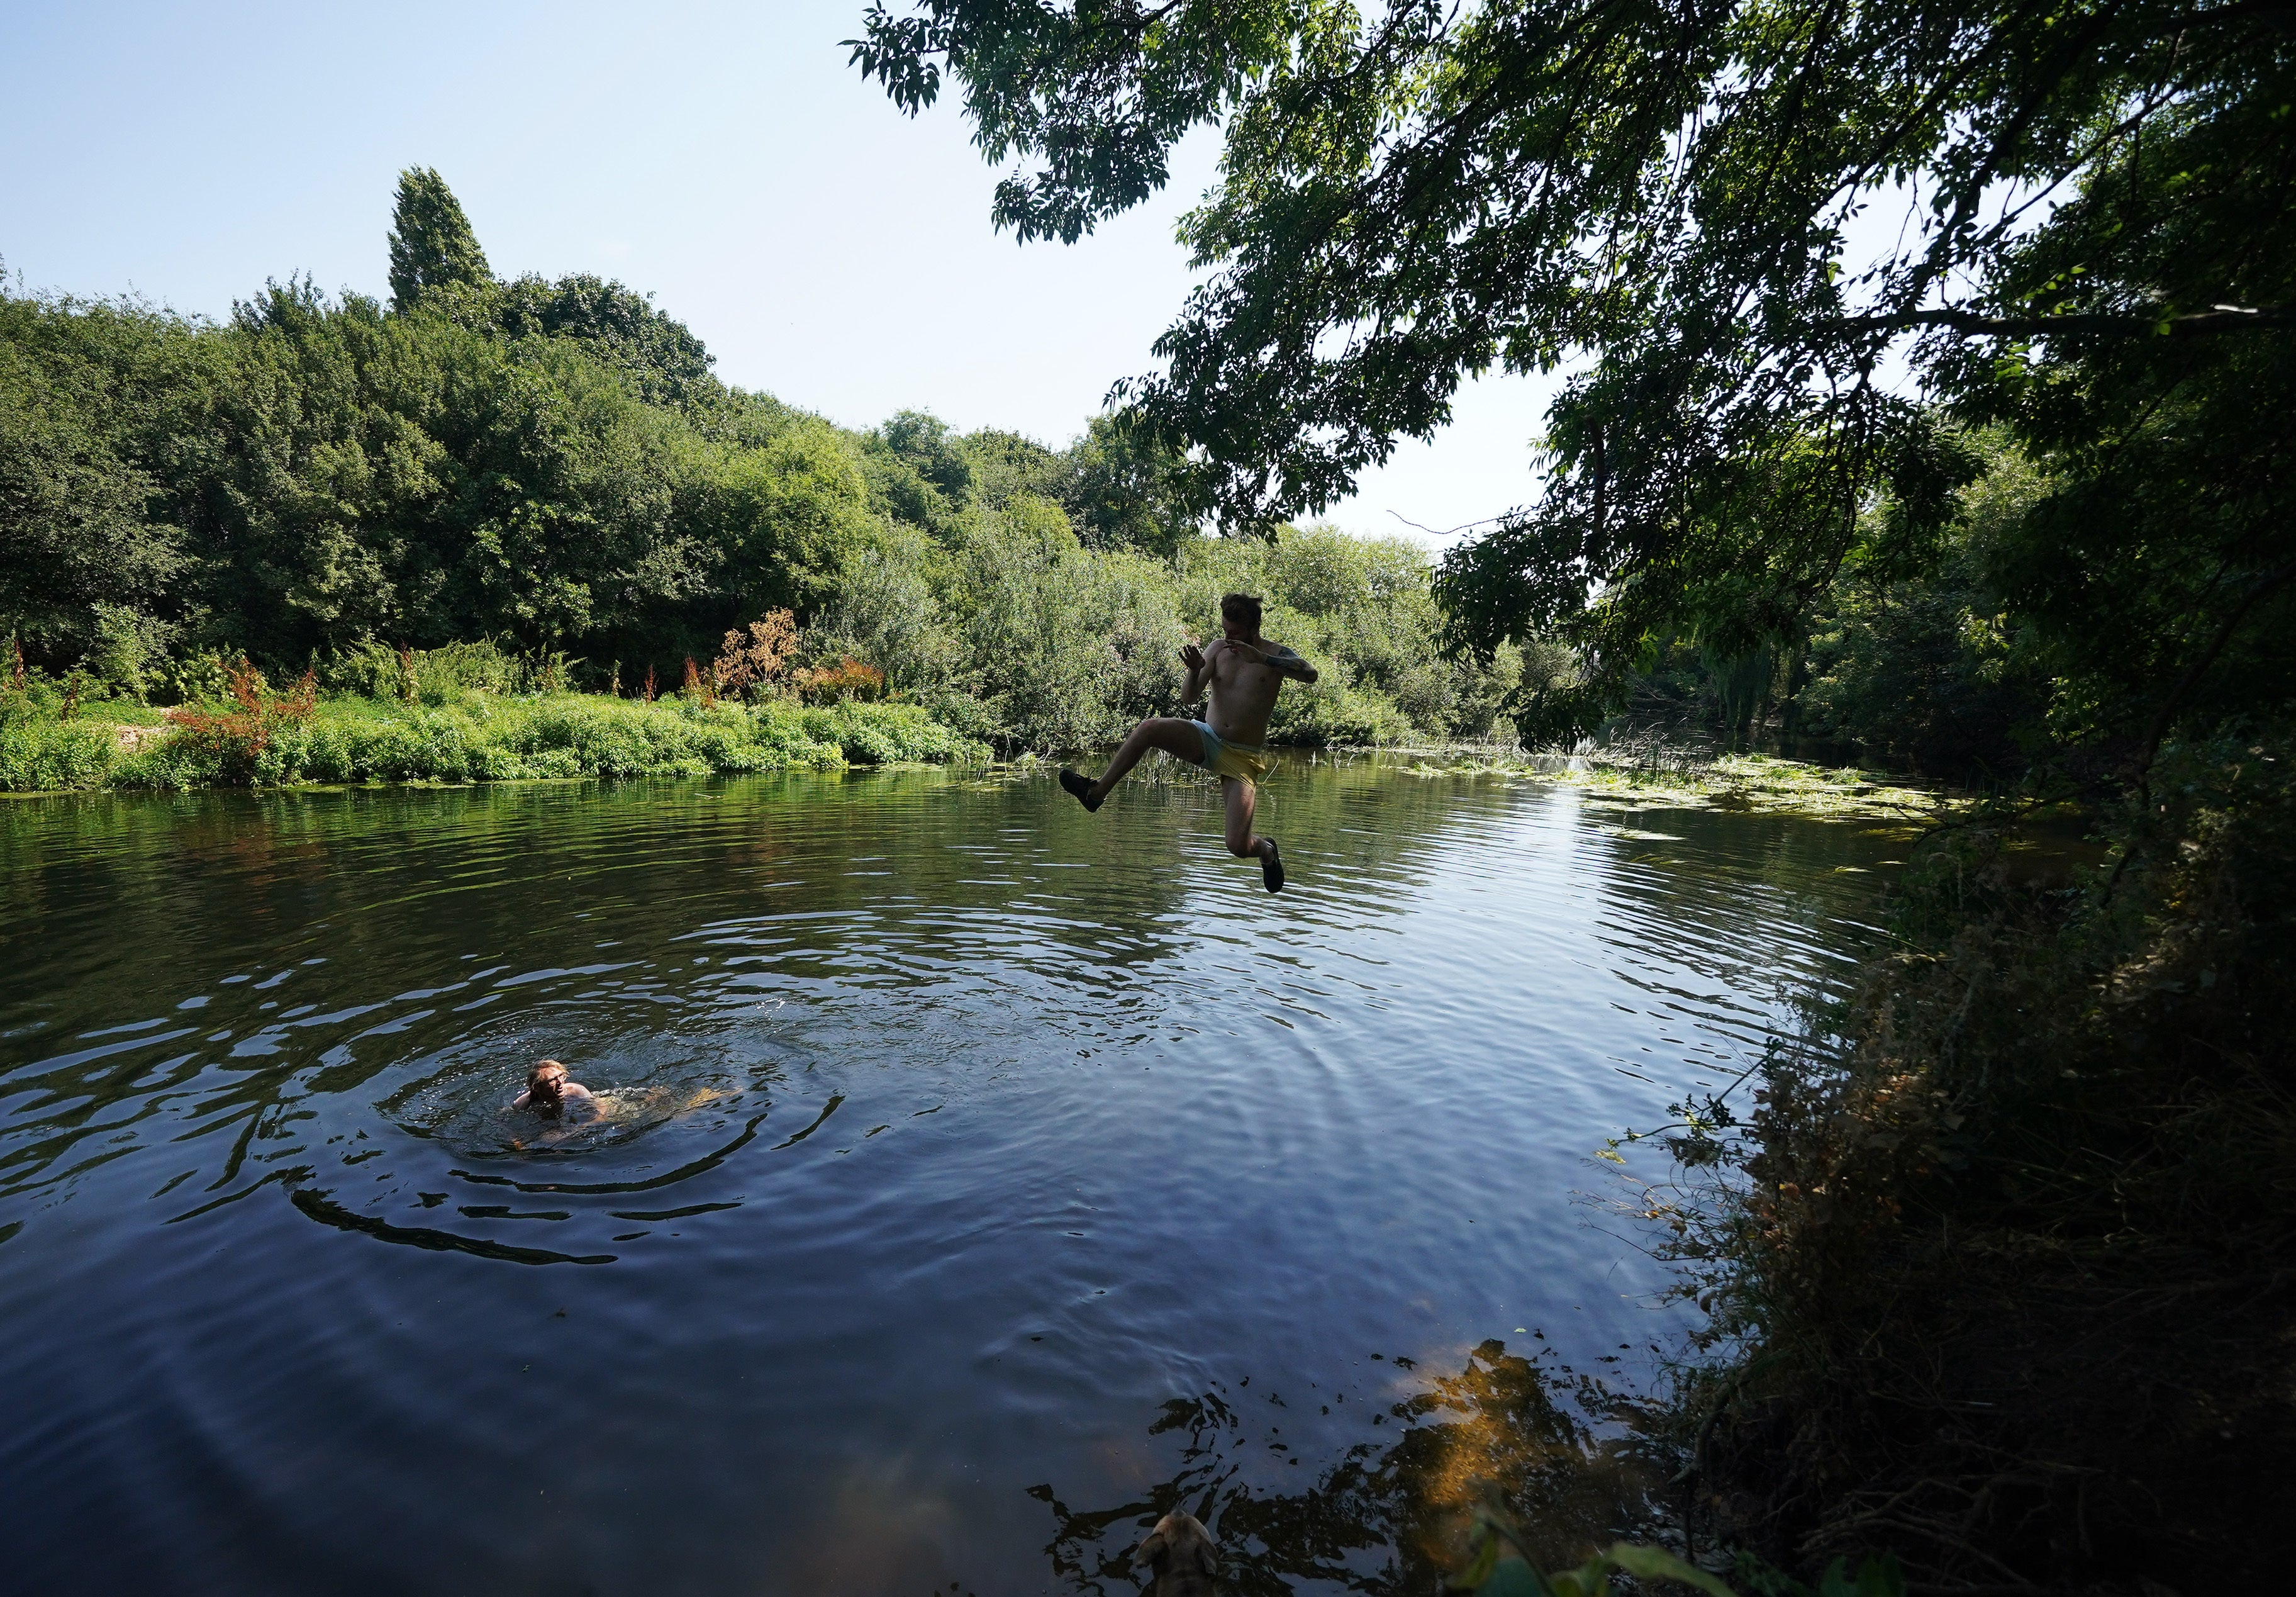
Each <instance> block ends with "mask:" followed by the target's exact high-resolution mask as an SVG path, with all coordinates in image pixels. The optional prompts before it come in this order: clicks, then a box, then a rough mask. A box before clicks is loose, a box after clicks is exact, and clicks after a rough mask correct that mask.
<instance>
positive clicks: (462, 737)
mask: <svg viewBox="0 0 2296 1597" xmlns="http://www.w3.org/2000/svg"><path fill="white" fill-rule="evenodd" d="M250 697H251V698H252V699H253V701H254V702H253V704H247V703H244V702H240V701H234V702H232V703H231V704H228V705H227V706H222V707H210V708H204V709H193V710H190V711H187V712H182V713H181V714H180V715H179V717H178V718H177V719H175V720H168V721H163V722H160V724H158V725H137V724H134V723H133V722H115V721H112V720H103V719H99V718H100V717H102V716H104V715H106V714H107V712H124V713H126V714H128V715H133V714H134V713H135V712H134V711H133V709H131V708H129V707H125V706H111V705H105V704H94V705H90V706H87V707H86V709H85V710H84V711H82V712H80V713H78V714H76V715H75V716H74V718H73V719H71V720H59V719H55V718H54V717H53V716H47V715H19V716H16V717H13V718H11V719H8V720H5V721H4V722H0V792H16V793H26V792H55V791H64V790H73V789H78V790H86V789H93V788H100V787H129V788H135V787H142V788H160V789H167V788H183V787H196V786H209V785H212V784H217V783H236V784H248V783H257V784H273V783H283V782H503V781H519V780H533V779H537V778H563V777H594V778H626V777H689V776H709V775H734V774H743V773H749V772H757V771H776V770H836V769H839V768H840V767H843V766H848V765H891V764H898V763H904V762H911V761H935V762H942V763H948V762H956V763H962V762H965V761H975V760H984V759H986V758H988V753H989V749H988V745H985V744H983V743H981V742H980V741H979V740H978V739H975V738H971V737H965V736H964V734H963V733H961V732H958V731H956V730H955V729H952V728H950V727H948V726H946V725H944V724H943V723H941V722H939V721H937V720H934V719H933V718H932V717H931V715H930V714H928V713H927V712H925V711H924V710H923V709H922V707H921V706H918V705H916V704H857V703H846V704H825V705H802V704H792V703H789V702H786V701H782V700H768V701H767V702H764V703H760V704H730V703H724V702H720V703H718V704H701V703H698V702H694V701H691V700H687V699H683V698H673V699H664V700H657V701H655V702H654V703H652V704H646V703H644V702H641V701H638V700H633V699H617V698H609V697H605V696H600V695H594V694H575V693H559V694H550V695H537V696H521V697H505V696H496V695H489V694H484V693H479V692H475V691H473V692H466V693H464V694H463V695H461V696H458V697H456V698H455V700H454V701H453V702H450V703H445V704H422V703H419V702H418V703H414V704H404V703H395V702H389V701H378V700H374V699H367V698H327V699H318V698H316V697H311V698H304V699H299V698H298V697H297V696H295V695H294V694H286V695H275V694H271V693H268V692H267V691H263V690H259V689H258V691H257V692H256V693H255V694H253V695H250ZM152 719H153V720H157V718H156V717H153V718H152Z"/></svg>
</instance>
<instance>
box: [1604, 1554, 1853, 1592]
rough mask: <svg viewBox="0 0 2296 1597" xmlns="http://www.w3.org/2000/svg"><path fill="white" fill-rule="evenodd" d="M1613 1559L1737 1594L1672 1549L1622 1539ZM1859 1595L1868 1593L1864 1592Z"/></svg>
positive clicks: (1633, 1569) (1644, 1574)
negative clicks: (1643, 1545) (1647, 1545)
mask: <svg viewBox="0 0 2296 1597" xmlns="http://www.w3.org/2000/svg"><path fill="white" fill-rule="evenodd" d="M1609 1556H1610V1560H1611V1562H1612V1563H1614V1564H1616V1565H1617V1566H1618V1567H1619V1568H1621V1569H1624V1570H1625V1571H1626V1572H1627V1573H1628V1574H1629V1575H1632V1576H1636V1577H1637V1578H1638V1579H1643V1580H1677V1581H1680V1582H1681V1583H1682V1584H1683V1585H1686V1586H1696V1587H1697V1588H1698V1589H1699V1590H1700V1591H1702V1592H1707V1593H1711V1594H1712V1597H1737V1593H1734V1592H1733V1591H1732V1590H1731V1589H1730V1588H1729V1587H1728V1586H1726V1585H1723V1584H1722V1582H1721V1581H1720V1580H1718V1579H1717V1578H1716V1577H1715V1576H1711V1575H1709V1574H1708V1573H1707V1572H1706V1571H1705V1570H1703V1569H1701V1568H1697V1567H1696V1566H1694V1565H1692V1564H1685V1563H1684V1562H1683V1561H1682V1560H1680V1559H1678V1558H1677V1557H1675V1556H1674V1554H1672V1553H1671V1552H1666V1551H1665V1550H1664V1549H1663V1548H1658V1547H1638V1546H1636V1544H1635V1543H1631V1542H1620V1543H1619V1544H1618V1545H1616V1546H1615V1547H1612V1548H1611V1552H1610V1555H1609ZM1859 1597H1864V1593H1860V1594H1859Z"/></svg>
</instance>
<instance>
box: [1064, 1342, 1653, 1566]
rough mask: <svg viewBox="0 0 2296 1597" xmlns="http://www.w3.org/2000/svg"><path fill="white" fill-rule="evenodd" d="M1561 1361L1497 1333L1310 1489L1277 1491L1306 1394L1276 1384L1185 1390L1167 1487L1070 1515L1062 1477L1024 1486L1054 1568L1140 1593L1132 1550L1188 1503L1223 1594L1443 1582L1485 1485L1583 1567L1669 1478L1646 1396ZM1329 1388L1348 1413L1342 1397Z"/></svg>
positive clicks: (1536, 1548)
mask: <svg viewBox="0 0 2296 1597" xmlns="http://www.w3.org/2000/svg"><path fill="white" fill-rule="evenodd" d="M1401 1362H1403V1363H1404V1364H1405V1365H1406V1366H1408V1365H1409V1364H1410V1363H1411V1361H1410V1360H1408V1359H1406V1360H1403V1361H1401ZM1559 1365H1560V1360H1559V1358H1558V1357H1557V1356H1556V1355H1555V1354H1553V1353H1552V1352H1544V1351H1543V1352H1541V1353H1539V1354H1533V1355H1531V1356H1529V1357H1525V1356H1523V1355H1522V1354H1512V1353H1509V1352H1508V1351H1507V1348H1506V1344H1505V1342H1503V1341H1499V1340H1497V1339H1494V1340H1491V1341H1487V1342H1485V1343H1483V1344H1482V1345H1481V1346H1478V1347H1477V1348H1475V1349H1474V1350H1473V1352H1472V1353H1471V1354H1469V1355H1468V1357H1467V1361H1466V1363H1465V1365H1464V1368H1463V1369H1461V1370H1460V1371H1459V1372H1458V1373H1457V1374H1456V1375H1439V1376H1437V1377H1435V1378H1434V1379H1432V1380H1431V1381H1430V1382H1428V1383H1427V1384H1426V1385H1425V1386H1424V1387H1423V1388H1422V1389H1420V1390H1417V1391H1415V1392H1412V1393H1411V1394H1410V1395H1406V1396H1403V1397H1401V1398H1399V1399H1397V1400H1395V1401H1392V1402H1390V1403H1389V1404H1386V1406H1385V1407H1384V1408H1383V1409H1382V1410H1380V1411H1379V1412H1376V1413H1375V1414H1374V1418H1375V1419H1377V1420H1381V1421H1382V1422H1384V1421H1392V1422H1393V1424H1394V1426H1395V1428H1398V1429H1399V1431H1400V1434H1399V1435H1398V1436H1395V1437H1394V1439H1393V1440H1392V1441H1389V1442H1385V1443H1374V1442H1357V1443H1355V1444H1354V1445H1349V1446H1345V1447H1342V1448H1341V1449H1339V1450H1338V1451H1337V1453H1336V1454H1326V1456H1324V1457H1323V1458H1321V1459H1319V1460H1318V1461H1317V1463H1318V1468H1317V1472H1316V1478H1315V1479H1314V1481H1313V1482H1312V1484H1309V1485H1308V1486H1304V1487H1293V1488H1291V1489H1289V1490H1287V1489H1284V1487H1283V1486H1277V1485H1273V1484H1271V1482H1272V1481H1274V1480H1275V1479H1278V1478H1280V1475H1281V1471H1280V1470H1279V1469H1271V1468H1270V1467H1269V1466H1270V1465H1271V1464H1272V1465H1285V1464H1288V1465H1291V1466H1292V1467H1297V1466H1298V1465H1299V1463H1300V1460H1299V1459H1298V1458H1297V1457H1294V1456H1292V1453H1293V1452H1294V1451H1295V1450H1296V1448H1297V1446H1298V1444H1297V1443H1296V1442H1292V1443H1287V1442H1284V1441H1283V1440H1280V1439H1279V1438H1280V1437H1281V1436H1282V1435H1283V1426H1282V1425H1281V1424H1278V1423H1275V1421H1276V1420H1289V1419H1291V1418H1292V1415H1293V1414H1294V1413H1295V1412H1303V1411H1304V1409H1305V1407H1306V1405H1305V1404H1295V1405H1288V1406H1287V1405H1282V1404H1281V1403H1280V1399H1279V1404H1278V1406H1277V1407H1275V1409H1273V1410H1271V1408H1270V1406H1269V1405H1268V1404H1267V1401H1266V1399H1267V1394H1265V1393H1262V1394H1259V1395H1257V1396H1256V1397H1255V1395H1253V1394H1251V1392H1249V1391H1227V1390H1214V1391H1210V1392H1206V1393H1204V1394H1203V1395H1201V1396H1198V1397H1192V1398H1175V1399H1172V1400H1170V1401H1169V1402H1167V1403H1166V1404H1164V1405H1163V1412H1162V1413H1161V1414H1160V1416H1159V1418H1158V1419H1157V1420H1156V1421H1155V1422H1154V1423H1153V1424H1152V1425H1151V1426H1149V1428H1148V1433H1149V1435H1151V1436H1172V1437H1175V1438H1177V1439H1179V1440H1180V1443H1181V1446H1180V1461H1181V1467H1180V1469H1179V1470H1178V1471H1177V1473H1176V1474H1174V1475H1173V1476H1172V1477H1171V1478H1169V1479H1167V1480H1162V1481H1160V1482H1158V1483H1157V1484H1156V1485H1155V1486H1153V1487H1152V1488H1151V1489H1150V1490H1149V1491H1148V1492H1146V1493H1145V1494H1144V1495H1142V1496H1141V1497H1138V1498H1136V1499H1135V1500H1133V1501H1130V1502H1125V1503H1122V1504H1120V1505H1119V1506H1117V1507H1114V1508H1107V1509H1090V1510H1078V1509H1073V1508H1070V1506H1069V1505H1068V1504H1067V1503H1066V1502H1063V1501H1062V1497H1061V1494H1059V1492H1058V1491H1057V1490H1056V1489H1055V1488H1054V1486H1050V1485H1045V1486H1034V1487H1031V1488H1030V1489H1029V1495H1030V1496H1032V1497H1035V1498H1037V1500H1038V1501H1039V1502H1044V1503H1045V1504H1046V1505H1047V1506H1048V1507H1049V1508H1050V1509H1051V1510H1052V1511H1053V1515H1054V1519H1055V1521H1056V1522H1057V1525H1058V1530H1057V1533H1056V1534H1055V1535H1054V1538H1053V1541H1052V1543H1051V1544H1050V1545H1049V1546H1048V1547H1047V1548H1046V1552H1047V1553H1048V1554H1049V1556H1050V1558H1051V1560H1052V1566H1053V1571H1054V1576H1055V1577H1056V1579H1057V1580H1058V1581H1059V1582H1060V1583H1061V1586H1062V1589H1064V1590H1071V1591H1076V1592H1080V1593H1095V1594H1096V1597H1107V1594H1108V1593H1112V1592H1123V1593H1130V1592H1132V1591H1134V1590H1135V1589H1136V1585H1137V1581H1136V1576H1134V1574H1133V1573H1132V1566H1131V1553H1132V1550H1133V1549H1134V1548H1136V1547H1137V1546H1138V1545H1139V1543H1140V1541H1141V1539H1142V1538H1143V1537H1144V1536H1145V1535H1147V1533H1148V1530H1149V1528H1150V1527H1152V1526H1153V1525H1154V1524H1155V1523H1156V1521H1157V1520H1158V1519H1160V1518H1161V1517H1162V1516H1163V1515H1165V1514H1167V1513H1169V1512H1171V1511H1173V1510H1175V1509H1185V1510H1186V1511H1188V1512H1190V1513H1193V1514H1194V1515H1195V1516H1196V1517H1197V1518H1198V1519H1201V1520H1202V1521H1203V1522H1204V1524H1205V1526H1206V1527H1208V1528H1209V1529H1210V1531H1211V1533H1212V1535H1213V1536H1214V1537H1215V1538H1216V1539H1217V1540H1218V1543H1219V1544H1220V1585H1221V1589H1222V1590H1224V1591H1228V1592H1233V1593H1239V1594H1240V1597H1283V1594H1285V1593H1295V1592H1298V1591H1300V1590H1301V1589H1302V1588H1303V1587H1308V1588H1313V1587H1316V1586H1326V1587H1333V1588H1337V1589H1340V1590H1343V1591H1349V1592H1365V1593H1377V1594H1379V1597H1389V1594H1400V1593H1406V1592H1408V1593H1426V1592H1433V1591H1438V1590H1440V1589H1441V1586H1442V1582H1443V1580H1444V1578H1445V1577H1446V1576H1449V1575H1450V1574H1452V1573H1454V1572H1456V1570H1458V1569H1459V1568H1462V1567H1463V1566H1464V1564H1465V1562H1466V1544H1465V1540H1464V1533H1465V1530H1466V1527H1467V1511H1468V1509H1469V1507H1470V1506H1471V1505H1472V1503H1473V1502H1475V1501H1476V1500H1477V1498H1478V1496H1479V1495H1480V1494H1481V1493H1483V1492H1485V1491H1488V1490H1496V1491H1497V1493H1498V1494H1499V1496H1500V1497H1501V1499H1502V1500H1503V1501H1504V1502H1505V1503H1506V1505H1507V1507H1508V1508H1509V1509H1511V1510H1512V1511H1513V1512H1514V1514H1515V1516H1516V1518H1517V1519H1519V1520H1521V1523H1522V1525H1523V1527H1524V1530H1525V1533H1526V1536H1527V1538H1528V1539H1529V1541H1530V1542H1531V1543H1532V1545H1530V1546H1529V1547H1527V1548H1526V1551H1527V1552H1530V1553H1531V1554H1532V1555H1533V1558H1534V1560H1535V1561H1537V1562H1538V1565H1539V1567H1541V1568H1560V1567H1562V1566H1564V1565H1569V1564H1576V1563H1578V1562H1579V1561H1581V1560H1583V1559H1584V1558H1585V1557H1586V1556H1587V1552H1589V1551H1590V1550H1591V1549H1592V1548H1594V1547H1595V1546H1598V1545H1608V1544H1609V1543H1611V1542H1613V1541H1616V1540H1618V1539H1620V1538H1621V1537H1624V1536H1630V1535H1636V1534H1637V1533H1639V1532H1641V1531H1643V1530H1644V1529H1645V1528H1646V1527H1648V1525H1649V1524H1650V1523H1651V1522H1652V1518H1653V1514H1654V1512H1655V1504H1654V1501H1653V1498H1652V1490H1653V1486H1654V1483H1655V1474H1654V1472H1653V1471H1652V1469H1651V1468H1650V1467H1649V1465H1648V1461H1647V1460H1646V1459H1645V1458H1644V1455H1643V1453H1642V1451H1641V1449H1640V1446H1639V1444H1638V1440H1637V1436H1636V1431H1635V1429H1634V1420H1635V1419H1636V1413H1635V1410H1634V1407H1633V1405H1632V1404H1629V1403H1628V1402H1626V1401H1624V1400H1622V1399H1620V1397H1618V1396H1617V1395H1614V1394H1612V1393H1611V1392H1610V1391H1609V1390H1608V1389H1607V1388H1606V1387H1604V1386H1603V1383H1602V1382H1600V1381H1598V1380H1596V1379H1594V1378H1592V1377H1589V1376H1584V1375H1573V1374H1570V1373H1569V1372H1567V1371H1562V1369H1560V1368H1559ZM1357 1395H1358V1397H1360V1396H1361V1394H1360V1392H1359V1393H1358V1394H1357ZM1324 1396H1325V1397H1326V1398H1328V1397H1333V1396H1336V1397H1340V1398H1341V1404H1340V1406H1341V1408H1344V1407H1345V1395H1344V1394H1343V1393H1338V1392H1334V1393H1331V1394H1325V1395H1324ZM1359 1406H1360V1405H1359ZM1316 1410H1318V1411H1319V1412H1317V1414H1316V1418H1318V1419H1327V1418H1329V1417H1330V1416H1331V1415H1332V1413H1333V1404H1331V1403H1330V1402H1328V1401H1324V1402H1319V1403H1317V1404H1316ZM1358 1417H1359V1418H1360V1416H1358ZM1296 1434H1297V1433H1296V1428H1295V1435H1296Z"/></svg>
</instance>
